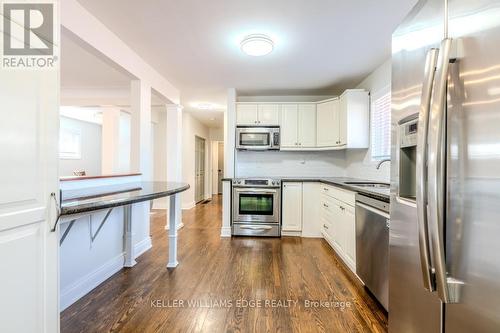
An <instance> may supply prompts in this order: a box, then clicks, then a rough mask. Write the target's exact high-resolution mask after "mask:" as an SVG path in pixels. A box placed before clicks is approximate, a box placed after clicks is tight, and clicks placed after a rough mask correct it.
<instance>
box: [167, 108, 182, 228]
mask: <svg viewBox="0 0 500 333" xmlns="http://www.w3.org/2000/svg"><path fill="white" fill-rule="evenodd" d="M167 180H168V181H169V182H182V106H180V105H167ZM174 198H175V199H174ZM172 200H175V203H176V204H175V207H174V208H175V210H176V214H175V217H176V221H175V225H176V229H180V228H182V227H183V226H184V225H183V223H182V209H181V195H180V194H178V195H175V196H173V197H172ZM170 202H172V201H170ZM170 208H171V207H170ZM168 217H169V219H170V218H171V217H172V214H168ZM170 225H171V223H169V221H167V225H166V228H167V229H168V228H169V226H170Z"/></svg>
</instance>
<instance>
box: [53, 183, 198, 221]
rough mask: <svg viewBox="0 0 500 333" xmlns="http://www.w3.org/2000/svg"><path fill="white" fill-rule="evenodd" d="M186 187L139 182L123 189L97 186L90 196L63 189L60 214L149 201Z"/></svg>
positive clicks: (183, 189) (186, 187)
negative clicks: (97, 188) (96, 192)
mask: <svg viewBox="0 0 500 333" xmlns="http://www.w3.org/2000/svg"><path fill="white" fill-rule="evenodd" d="M188 188H189V184H187V183H176V182H139V183H137V184H136V186H134V188H131V189H125V190H116V188H113V187H108V186H102V187H99V194H95V195H91V196H89V195H87V196H78V194H77V195H75V193H78V192H81V190H65V191H61V197H62V198H63V200H62V201H61V216H62V215H72V214H79V213H85V212H91V211H95V210H100V209H106V208H113V207H118V206H124V205H129V204H133V203H137V202H142V201H149V200H153V199H158V198H161V197H167V196H170V195H173V194H176V193H179V192H183V191H186V190H187V189H188ZM94 190H95V189H94ZM64 198H68V199H64Z"/></svg>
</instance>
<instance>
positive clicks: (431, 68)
mask: <svg viewBox="0 0 500 333" xmlns="http://www.w3.org/2000/svg"><path fill="white" fill-rule="evenodd" d="M438 53H439V50H438V49H436V48H432V49H430V50H429V51H428V52H427V57H426V59H425V74H424V82H423V85H422V96H421V100H420V113H419V116H418V132H417V167H416V168H417V170H416V171H417V193H416V195H417V198H416V199H417V200H416V201H417V220H418V242H419V249H420V266H421V268H422V277H423V281H424V288H425V289H427V290H429V291H434V290H436V289H435V288H436V286H435V283H434V282H435V277H434V271H433V268H432V267H431V254H430V253H431V252H430V248H429V232H428V224H427V137H428V130H429V127H428V125H429V110H430V106H431V96H432V87H433V82H434V73H435V72H436V63H437V57H438Z"/></svg>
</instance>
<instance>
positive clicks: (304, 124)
mask: <svg viewBox="0 0 500 333" xmlns="http://www.w3.org/2000/svg"><path fill="white" fill-rule="evenodd" d="M298 138H299V140H298V141H299V147H300V148H314V147H316V104H299V128H298Z"/></svg>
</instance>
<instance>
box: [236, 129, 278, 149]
mask: <svg viewBox="0 0 500 333" xmlns="http://www.w3.org/2000/svg"><path fill="white" fill-rule="evenodd" d="M236 149H238V150H279V149H280V127H279V126H237V127H236Z"/></svg>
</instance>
